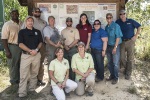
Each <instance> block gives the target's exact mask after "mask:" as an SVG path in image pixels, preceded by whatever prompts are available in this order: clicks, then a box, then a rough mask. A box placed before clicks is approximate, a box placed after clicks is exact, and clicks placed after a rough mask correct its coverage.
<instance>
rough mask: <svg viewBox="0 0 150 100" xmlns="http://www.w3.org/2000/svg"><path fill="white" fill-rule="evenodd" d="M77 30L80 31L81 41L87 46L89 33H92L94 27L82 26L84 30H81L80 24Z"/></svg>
mask: <svg viewBox="0 0 150 100" xmlns="http://www.w3.org/2000/svg"><path fill="white" fill-rule="evenodd" d="M76 28H77V29H78V30H79V34H80V41H82V42H84V43H85V44H87V40H88V33H92V26H91V25H88V24H85V25H82V28H81V27H80V25H79V24H78V25H77V26H76Z"/></svg>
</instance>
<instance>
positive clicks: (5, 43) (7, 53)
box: [2, 39, 11, 58]
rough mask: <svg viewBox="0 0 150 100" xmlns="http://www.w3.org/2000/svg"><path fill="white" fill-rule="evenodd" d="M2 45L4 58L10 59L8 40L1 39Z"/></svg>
mask: <svg viewBox="0 0 150 100" xmlns="http://www.w3.org/2000/svg"><path fill="white" fill-rule="evenodd" d="M2 43H3V46H4V49H5V52H6V57H7V58H11V52H10V50H9V48H8V40H7V39H2Z"/></svg>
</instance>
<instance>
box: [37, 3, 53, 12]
mask: <svg viewBox="0 0 150 100" xmlns="http://www.w3.org/2000/svg"><path fill="white" fill-rule="evenodd" d="M38 7H39V8H40V10H41V11H42V12H48V13H51V4H46V3H39V4H38Z"/></svg>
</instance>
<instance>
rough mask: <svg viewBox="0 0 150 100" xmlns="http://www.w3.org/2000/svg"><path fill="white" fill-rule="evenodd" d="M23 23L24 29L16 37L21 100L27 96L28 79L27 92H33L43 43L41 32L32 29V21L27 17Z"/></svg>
mask: <svg viewBox="0 0 150 100" xmlns="http://www.w3.org/2000/svg"><path fill="white" fill-rule="evenodd" d="M25 23H26V28H25V29H22V30H20V31H19V35H18V44H19V47H20V48H21V49H22V54H21V63H20V83H19V97H21V98H22V97H23V98H24V97H25V96H26V95H27V81H28V79H30V80H29V91H32V92H33V93H34V92H35V91H34V90H35V88H36V85H37V75H38V71H39V67H40V59H41V54H40V52H39V49H40V48H41V46H42V42H43V39H42V35H41V32H40V31H39V30H37V29H35V28H34V27H33V23H34V19H33V18H32V17H31V16H28V17H27V18H26V20H25ZM29 75H30V78H29Z"/></svg>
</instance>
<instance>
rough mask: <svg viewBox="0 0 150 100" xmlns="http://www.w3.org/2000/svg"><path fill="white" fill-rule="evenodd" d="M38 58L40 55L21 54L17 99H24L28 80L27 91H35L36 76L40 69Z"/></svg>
mask: <svg viewBox="0 0 150 100" xmlns="http://www.w3.org/2000/svg"><path fill="white" fill-rule="evenodd" d="M40 58H41V54H40V53H37V55H35V56H32V55H28V54H23V53H22V55H21V64H20V83H19V97H24V96H26V95H27V81H28V79H30V81H29V91H34V90H35V88H36V85H37V75H38V71H39V67H40ZM29 75H30V78H29Z"/></svg>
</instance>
